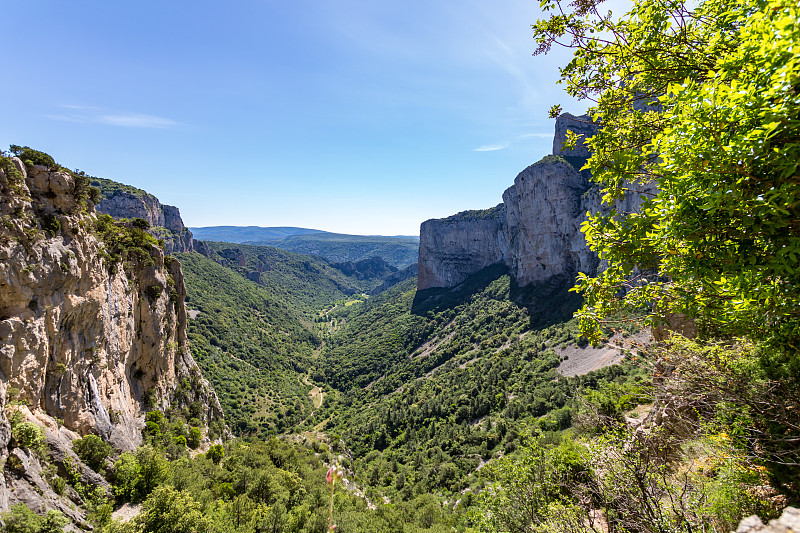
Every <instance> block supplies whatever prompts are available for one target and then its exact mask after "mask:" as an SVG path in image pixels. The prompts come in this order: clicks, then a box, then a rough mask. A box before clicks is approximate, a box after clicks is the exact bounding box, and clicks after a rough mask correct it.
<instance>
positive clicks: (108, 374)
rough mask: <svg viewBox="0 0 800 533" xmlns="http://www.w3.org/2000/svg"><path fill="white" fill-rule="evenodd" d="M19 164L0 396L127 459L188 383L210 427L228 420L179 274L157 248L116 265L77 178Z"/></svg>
mask: <svg viewBox="0 0 800 533" xmlns="http://www.w3.org/2000/svg"><path fill="white" fill-rule="evenodd" d="M6 161H8V160H6ZM11 161H12V162H13V164H14V166H15V167H16V168H15V169H14V170H15V172H11V171H10V170H9V169H6V170H0V189H2V202H0V223H1V225H0V389H7V390H9V391H11V390H13V391H14V395H15V397H16V398H17V399H18V400H21V401H24V402H26V403H27V404H28V406H29V410H30V412H31V413H32V414H33V415H34V416H41V417H44V418H49V419H50V420H57V421H59V424H62V425H63V426H64V427H66V428H68V429H70V430H73V431H75V432H76V433H78V434H81V435H84V434H87V433H96V434H98V435H101V436H103V437H104V438H106V439H108V440H109V441H111V442H112V443H113V444H114V445H115V446H117V447H118V448H121V449H133V448H135V447H136V446H137V445H138V444H139V443H140V442H141V433H140V429H141V427H142V415H143V411H144V410H145V408H146V404H147V403H148V402H149V403H150V405H153V406H154V407H157V406H161V407H164V406H166V405H167V404H168V403H169V402H170V400H171V393H172V391H173V390H175V388H176V386H177V384H178V381H179V380H180V379H182V378H183V377H190V378H192V379H193V381H194V382H195V383H198V384H199V386H198V387H197V390H196V391H195V392H196V396H197V398H196V399H197V400H199V401H202V402H203V403H204V405H206V406H207V410H206V414H205V415H206V419H207V421H209V420H211V419H213V418H217V417H221V416H222V413H221V409H220V407H219V403H218V401H217V400H216V396H215V395H214V393H213V391H212V390H211V389H210V388H209V387H208V384H207V383H205V382H204V381H203V380H202V379H201V378H200V375H199V369H198V367H197V365H196V364H195V363H194V361H193V360H192V357H191V354H190V353H189V350H188V343H187V339H186V314H185V308H184V305H183V299H184V296H185V288H184V286H183V276H182V272H181V269H180V263H179V262H178V261H177V260H174V259H173V260H170V261H167V264H165V257H164V253H163V251H162V250H161V249H160V248H158V247H155V246H151V247H150V249H149V250H147V251H146V252H145V253H146V254H147V257H144V256H133V257H132V258H131V259H130V260H129V263H128V264H127V265H126V266H125V267H124V268H123V266H122V265H121V264H111V263H110V262H109V259H108V258H107V256H106V255H105V253H104V249H105V245H104V243H102V242H101V241H100V240H99V239H98V237H97V236H96V235H95V234H94V232H93V228H94V214H93V208H92V206H91V203H90V202H88V201H86V202H87V203H82V202H81V200H80V199H79V198H77V197H76V196H75V194H74V193H75V190H76V183H75V179H74V177H73V176H72V175H71V174H69V173H67V172H63V171H51V170H48V169H46V168H44V167H34V168H31V169H26V168H25V166H24V165H23V164H22V163H21V162H20V161H19V160H18V159H13V160H11ZM0 453H2V451H0Z"/></svg>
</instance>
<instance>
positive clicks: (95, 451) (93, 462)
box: [72, 435, 111, 470]
mask: <svg viewBox="0 0 800 533" xmlns="http://www.w3.org/2000/svg"><path fill="white" fill-rule="evenodd" d="M72 449H73V450H74V451H75V453H76V454H77V455H78V457H80V458H81V460H82V461H83V462H84V463H86V464H87V465H89V466H90V467H92V468H93V469H94V470H98V469H100V467H102V466H103V462H104V461H105V460H106V457H108V456H109V454H110V453H111V445H110V444H109V443H107V442H105V441H104V440H103V439H101V438H100V437H98V436H97V435H86V436H85V437H83V438H82V439H77V440H76V441H74V442H73V443H72Z"/></svg>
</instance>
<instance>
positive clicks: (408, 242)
mask: <svg viewBox="0 0 800 533" xmlns="http://www.w3.org/2000/svg"><path fill="white" fill-rule="evenodd" d="M250 244H260V245H267V246H277V247H278V248H283V249H284V250H289V251H291V252H297V253H302V254H311V255H318V256H320V257H324V258H326V259H328V260H330V261H331V262H334V263H344V262H347V261H352V262H355V261H360V260H362V259H368V258H370V257H381V258H383V259H384V260H385V261H386V262H387V263H389V264H390V265H392V266H394V267H397V268H401V269H402V268H405V267H407V266H409V265H411V264H413V263H416V262H417V255H418V250H419V238H417V237H383V236H379V235H344V234H340V233H327V232H323V233H306V234H302V235H290V236H288V237H284V238H283V239H278V240H259V241H252V242H250Z"/></svg>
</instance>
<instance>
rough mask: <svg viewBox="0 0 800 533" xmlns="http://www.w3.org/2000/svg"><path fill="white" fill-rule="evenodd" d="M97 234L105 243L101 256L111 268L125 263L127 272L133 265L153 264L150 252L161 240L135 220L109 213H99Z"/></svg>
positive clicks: (96, 227)
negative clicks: (117, 218)
mask: <svg viewBox="0 0 800 533" xmlns="http://www.w3.org/2000/svg"><path fill="white" fill-rule="evenodd" d="M95 229H96V235H97V236H98V238H99V239H100V240H101V241H102V242H103V244H104V245H105V247H104V249H103V251H102V253H101V256H102V257H103V259H104V260H105V261H106V265H107V267H108V268H109V269H110V270H113V269H115V268H117V265H118V264H119V263H122V264H123V267H124V268H125V271H126V273H130V267H131V266H132V265H142V266H153V265H154V264H155V262H154V261H153V257H152V256H151V254H150V250H151V249H152V247H153V246H158V245H159V242H158V241H157V240H156V239H155V238H154V237H153V236H152V235H150V234H149V233H147V231H145V230H144V229H142V228H141V225H140V224H137V223H136V222H135V220H127V219H122V220H114V219H113V218H111V216H109V215H98V216H97V220H96V223H95Z"/></svg>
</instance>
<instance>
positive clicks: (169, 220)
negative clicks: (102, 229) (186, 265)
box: [92, 178, 194, 254]
mask: <svg viewBox="0 0 800 533" xmlns="http://www.w3.org/2000/svg"><path fill="white" fill-rule="evenodd" d="M92 184H93V185H94V186H96V187H98V188H99V189H100V191H101V194H102V199H101V200H100V203H98V204H97V211H98V212H100V213H106V214H108V215H111V216H112V217H114V218H117V219H121V218H141V219H144V220H146V221H147V222H148V223H149V224H150V233H152V234H153V236H155V237H156V238H158V239H163V240H164V252H165V253H167V254H172V253H175V252H191V251H192V250H194V244H193V243H194V240H193V239H192V232H191V231H189V228H187V227H186V226H184V225H183V220H182V219H181V213H180V210H179V209H178V208H177V207H175V206H171V205H165V204H162V203H161V202H159V201H158V198H156V197H155V196H153V195H152V194H149V193H146V192H144V191H141V190H139V189H134V188H133V187H127V186H125V185H122V184H119V183H116V182H114V181H111V180H106V179H97V178H95V179H94V180H93V182H92Z"/></svg>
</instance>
